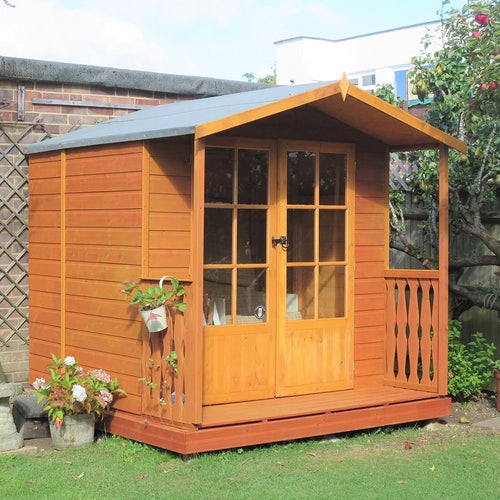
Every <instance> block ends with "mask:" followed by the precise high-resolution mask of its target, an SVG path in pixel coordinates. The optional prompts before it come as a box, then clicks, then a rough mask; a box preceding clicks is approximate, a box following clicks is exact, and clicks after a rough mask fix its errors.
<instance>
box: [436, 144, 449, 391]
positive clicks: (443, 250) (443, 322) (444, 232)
mask: <svg viewBox="0 0 500 500" xmlns="http://www.w3.org/2000/svg"><path fill="white" fill-rule="evenodd" d="M448 193H449V189H448V148H447V147H446V146H445V145H443V144H441V146H440V148H439V306H438V307H439V310H438V318H439V320H438V321H439V323H438V325H439V326H438V328H439V332H438V357H439V358H438V359H439V363H438V366H439V372H438V374H437V375H438V391H439V394H441V395H443V396H445V395H446V394H448V255H449V253H448V249H449V243H448V234H449V225H448V204H449V201H448Z"/></svg>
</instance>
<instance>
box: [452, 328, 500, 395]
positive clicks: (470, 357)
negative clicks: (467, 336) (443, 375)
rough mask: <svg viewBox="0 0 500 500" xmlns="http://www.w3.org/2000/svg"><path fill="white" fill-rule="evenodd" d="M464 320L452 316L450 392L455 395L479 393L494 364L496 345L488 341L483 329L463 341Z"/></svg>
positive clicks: (486, 381) (487, 379)
mask: <svg viewBox="0 0 500 500" xmlns="http://www.w3.org/2000/svg"><path fill="white" fill-rule="evenodd" d="M461 329H462V324H461V323H460V321H457V320H451V321H450V322H449V328H448V393H449V394H450V395H451V396H452V397H454V398H464V399H467V398H470V397H474V396H480V395H481V391H482V389H483V388H484V386H485V385H486V384H487V383H488V381H489V379H490V377H491V373H492V368H493V366H494V358H493V354H494V352H495V345H494V344H489V343H488V342H487V341H486V339H485V338H484V335H483V334H482V333H481V332H475V333H473V334H472V340H471V341H470V342H468V343H466V344H465V343H464V342H463V341H462V331H461Z"/></svg>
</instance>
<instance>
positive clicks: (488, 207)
mask: <svg viewBox="0 0 500 500" xmlns="http://www.w3.org/2000/svg"><path fill="white" fill-rule="evenodd" d="M448 3H449V1H448V0H444V1H443V6H444V5H446V4H448ZM448 14H449V15H448V16H447V17H446V18H445V19H443V21H442V30H441V37H442V48H441V49H440V50H438V51H437V52H435V53H433V54H429V53H428V51H427V49H428V47H429V45H430V44H429V36H427V37H426V38H424V40H423V50H422V54H421V55H420V56H419V57H414V58H413V60H412V63H413V65H414V69H413V70H412V72H411V74H410V79H411V82H412V83H413V92H414V93H415V94H417V95H418V97H419V99H421V100H424V99H426V98H427V97H432V100H431V102H430V103H429V105H428V109H427V113H426V118H425V119H426V121H428V122H429V123H430V124H432V125H434V126H436V127H438V128H440V129H441V130H443V131H445V132H447V133H449V134H451V135H453V136H455V137H457V138H459V139H461V140H463V141H464V142H466V143H467V154H460V153H458V152H456V151H450V185H449V189H450V234H451V236H452V237H453V236H454V235H456V234H462V235H465V237H467V238H469V239H471V240H473V241H475V242H478V243H481V244H482V245H484V247H485V248H486V249H487V251H486V252H477V249H476V250H475V251H471V253H469V254H468V255H459V252H458V251H457V249H456V247H455V248H454V247H453V245H451V246H450V259H449V266H450V274H449V287H450V315H451V317H453V318H458V317H459V316H460V314H461V313H463V312H464V311H466V310H468V309H469V308H471V307H472V306H474V305H476V306H479V307H485V306H487V307H489V308H490V309H493V310H496V311H499V312H500V289H491V288H485V287H484V286H482V285H481V283H475V284H474V285H473V286H471V285H467V284H464V281H463V279H461V278H463V276H464V273H465V271H466V270H467V269H471V268H477V267H482V266H495V267H496V268H497V272H498V271H500V240H499V239H498V238H497V237H495V235H494V233H493V231H492V229H491V227H490V225H488V218H487V217H488V216H491V215H492V214H493V215H495V217H497V216H498V199H499V197H498V195H499V190H500V148H499V146H500V98H499V90H498V84H499V82H500V69H499V62H500V52H499V51H500V37H499V23H500V6H499V3H498V0H483V1H480V2H471V1H469V2H468V3H467V4H466V5H465V6H464V7H463V9H462V11H457V10H451V11H450V12H449V13H448ZM410 160H415V161H416V163H417V164H418V171H417V172H415V173H414V174H413V175H412V180H411V188H412V192H413V197H414V198H415V199H418V200H419V201H420V202H421V204H422V205H423V207H424V208H425V210H426V212H427V214H428V219H427V222H424V223H422V229H423V230H424V232H425V235H426V241H427V243H428V245H427V249H423V248H421V245H420V246H419V245H417V244H415V243H412V242H409V241H408V240H407V238H408V234H407V233H406V232H405V231H404V229H405V227H404V222H402V219H401V218H400V217H396V216H394V217H393V218H392V228H393V237H392V241H391V245H392V246H393V247H394V248H397V249H399V250H401V251H404V252H406V253H407V254H409V255H412V256H413V257H415V258H417V259H418V260H419V261H420V262H421V263H422V264H423V265H424V266H425V267H429V268H432V267H436V266H437V264H438V263H437V262H436V258H437V257H436V256H437V246H438V244H439V242H438V241H437V233H436V231H437V230H436V227H437V226H436V224H435V217H437V187H438V182H437V178H438V167H439V160H438V156H437V153H436V152H425V153H418V154H415V155H413V156H412V157H410ZM393 204H394V205H393V212H392V213H393V215H396V214H400V213H402V206H401V199H400V198H399V199H398V198H393ZM497 223H498V217H497ZM481 253H485V255H481Z"/></svg>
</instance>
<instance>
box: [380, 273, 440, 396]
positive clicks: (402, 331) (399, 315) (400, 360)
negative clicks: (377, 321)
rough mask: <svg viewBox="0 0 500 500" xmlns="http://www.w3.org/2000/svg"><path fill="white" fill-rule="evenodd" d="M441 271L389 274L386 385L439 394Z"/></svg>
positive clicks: (387, 276)
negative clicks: (439, 289)
mask: <svg viewBox="0 0 500 500" xmlns="http://www.w3.org/2000/svg"><path fill="white" fill-rule="evenodd" d="M438 276H439V274H438V271H408V270H398V271H396V270H391V271H388V272H387V273H386V318H387V319H386V335H387V336H386V375H385V381H386V383H387V384H389V385H392V386H397V387H404V388H408V389H419V390H425V391H430V392H437V391H438V384H437V373H438V366H437V363H438V359H439V356H438V331H439V328H438V311H439V308H438V302H439V296H438V281H439V280H438Z"/></svg>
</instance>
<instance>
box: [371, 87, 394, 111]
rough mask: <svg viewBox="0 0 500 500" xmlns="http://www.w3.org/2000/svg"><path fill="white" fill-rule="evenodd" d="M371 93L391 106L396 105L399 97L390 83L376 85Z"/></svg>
mask: <svg viewBox="0 0 500 500" xmlns="http://www.w3.org/2000/svg"><path fill="white" fill-rule="evenodd" d="M373 95H375V96H376V97H378V98H379V99H382V100H384V101H386V102H388V103H389V104H392V105H393V106H396V105H397V104H398V103H399V102H400V99H397V97H396V92H395V90H394V87H393V86H392V85H391V84H390V83H385V84H384V85H377V88H376V89H375V90H374V92H373Z"/></svg>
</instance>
